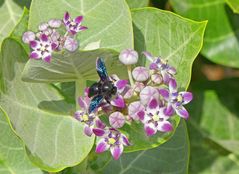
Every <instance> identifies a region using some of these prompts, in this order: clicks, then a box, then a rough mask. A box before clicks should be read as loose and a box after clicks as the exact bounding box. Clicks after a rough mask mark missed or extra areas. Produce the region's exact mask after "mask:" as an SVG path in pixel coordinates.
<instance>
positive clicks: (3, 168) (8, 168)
mask: <svg viewBox="0 0 239 174" xmlns="http://www.w3.org/2000/svg"><path fill="white" fill-rule="evenodd" d="M0 136H1V138H0V174H13V173H17V174H27V173H29V174H43V172H42V171H41V170H40V169H38V168H37V167H35V166H33V165H32V163H31V162H30V161H29V159H28V158H27V155H26V154H25V149H24V145H23V143H22V142H21V140H20V139H19V138H18V137H17V136H16V135H15V134H14V133H13V132H12V130H11V128H10V126H9V124H8V122H7V119H6V116H5V115H4V114H3V113H2V112H0Z"/></svg>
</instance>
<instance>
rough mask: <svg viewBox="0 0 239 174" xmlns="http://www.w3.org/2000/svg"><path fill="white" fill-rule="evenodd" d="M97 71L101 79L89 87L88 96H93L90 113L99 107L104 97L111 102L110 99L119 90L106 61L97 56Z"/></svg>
mask: <svg viewBox="0 0 239 174" xmlns="http://www.w3.org/2000/svg"><path fill="white" fill-rule="evenodd" d="M96 71H97V73H98V75H99V77H100V80H99V81H98V82H96V83H94V84H93V85H91V86H90V88H89V94H88V97H90V98H91V97H93V99H92V100H91V103H90V106H89V113H91V112H92V111H94V110H95V109H96V108H97V107H99V105H100V104H101V103H102V101H103V100H104V99H105V100H106V101H107V102H108V103H110V99H111V98H112V96H113V95H115V94H116V92H117V88H116V86H115V85H114V83H113V82H112V81H111V80H110V78H109V76H108V73H107V70H106V67H105V63H104V61H103V59H102V58H97V60H96Z"/></svg>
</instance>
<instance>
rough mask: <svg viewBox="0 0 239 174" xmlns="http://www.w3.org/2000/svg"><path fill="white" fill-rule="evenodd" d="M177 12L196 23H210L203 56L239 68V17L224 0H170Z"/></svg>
mask: <svg viewBox="0 0 239 174" xmlns="http://www.w3.org/2000/svg"><path fill="white" fill-rule="evenodd" d="M171 2H172V5H173V8H174V10H175V11H176V12H177V13H179V14H181V15H183V16H185V17H188V18H191V19H193V20H208V26H207V29H206V33H205V39H204V46H203V49H202V54H203V55H204V56H205V57H207V58H208V59H209V60H211V61H213V62H215V63H219V64H222V65H226V66H231V67H237V68H238V67H239V59H238V55H239V42H238V34H239V15H238V14H234V13H233V12H232V11H231V9H230V8H229V7H228V6H227V5H226V2H225V0H214V1H204V0H184V1H181V0H171Z"/></svg>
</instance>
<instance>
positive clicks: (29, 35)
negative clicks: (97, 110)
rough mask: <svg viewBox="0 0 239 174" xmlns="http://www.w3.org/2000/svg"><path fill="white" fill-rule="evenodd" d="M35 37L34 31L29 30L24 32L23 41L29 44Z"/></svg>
mask: <svg viewBox="0 0 239 174" xmlns="http://www.w3.org/2000/svg"><path fill="white" fill-rule="evenodd" d="M35 37H36V36H35V33H33V32H32V31H27V32H25V33H24V34H23V36H22V41H23V42H24V43H27V44H29V43H30V42H31V41H33V40H35Z"/></svg>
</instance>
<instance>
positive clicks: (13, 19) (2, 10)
mask: <svg viewBox="0 0 239 174" xmlns="http://www.w3.org/2000/svg"><path fill="white" fill-rule="evenodd" d="M30 2H31V1H30V0H22V1H15V0H5V1H4V0H2V1H1V2H0V14H1V15H0V21H1V24H0V25H1V26H0V43H1V42H2V40H3V38H4V37H6V36H8V34H9V33H10V32H11V31H12V30H13V28H14V26H15V25H16V24H17V22H18V20H19V19H20V17H21V14H22V11H23V7H24V6H29V4H30Z"/></svg>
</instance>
